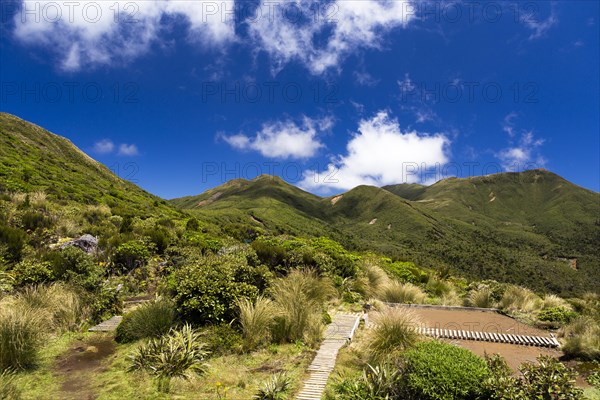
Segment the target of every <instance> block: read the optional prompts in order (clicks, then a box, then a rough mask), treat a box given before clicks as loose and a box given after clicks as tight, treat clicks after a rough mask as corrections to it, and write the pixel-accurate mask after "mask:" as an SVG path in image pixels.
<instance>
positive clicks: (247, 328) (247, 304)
mask: <svg viewBox="0 0 600 400" xmlns="http://www.w3.org/2000/svg"><path fill="white" fill-rule="evenodd" d="M238 308H239V310H240V325H241V326H242V333H243V337H244V343H243V346H244V350H253V349H255V348H257V347H259V346H260V345H261V344H264V343H268V342H269V341H270V340H271V329H272V328H273V324H274V322H275V317H277V316H278V315H279V310H278V309H277V307H276V306H275V304H273V301H271V300H270V299H267V298H265V297H262V296H259V297H258V298H257V299H256V301H255V302H254V303H252V302H251V301H250V300H249V299H240V300H239V301H238Z"/></svg>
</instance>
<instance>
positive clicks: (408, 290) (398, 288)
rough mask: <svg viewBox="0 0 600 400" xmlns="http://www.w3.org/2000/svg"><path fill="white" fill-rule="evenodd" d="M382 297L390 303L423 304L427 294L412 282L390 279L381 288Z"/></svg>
mask: <svg viewBox="0 0 600 400" xmlns="http://www.w3.org/2000/svg"><path fill="white" fill-rule="evenodd" d="M381 299H382V300H383V301H385V302H388V303H404V304H423V303H425V300H426V299H427V295H426V294H425V293H424V292H423V291H422V290H421V289H420V288H419V287H418V286H415V285H413V284H412V283H404V284H402V283H400V282H398V281H389V282H388V283H387V284H386V285H385V286H384V287H383V288H382V290H381Z"/></svg>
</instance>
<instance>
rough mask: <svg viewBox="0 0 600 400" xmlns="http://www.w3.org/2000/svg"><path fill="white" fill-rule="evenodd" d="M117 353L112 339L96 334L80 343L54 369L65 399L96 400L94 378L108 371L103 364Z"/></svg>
mask: <svg viewBox="0 0 600 400" xmlns="http://www.w3.org/2000/svg"><path fill="white" fill-rule="evenodd" d="M114 352H115V343H114V341H113V337H112V335H102V334H95V335H94V336H91V337H90V338H89V339H87V340H86V341H77V342H75V343H73V344H72V345H71V347H70V348H69V350H67V351H66V352H65V353H64V354H63V355H61V356H60V357H58V359H57V360H56V363H55V365H54V374H55V375H56V377H57V378H58V379H59V380H61V381H62V385H61V388H60V393H61V395H60V398H61V399H73V400H75V399H77V400H93V399H95V398H96V397H97V396H96V394H95V391H94V385H93V378H94V376H95V375H96V374H97V373H99V372H103V371H105V368H106V367H105V366H104V365H103V361H104V360H105V359H106V358H107V357H109V356H110V355H111V354H113V353H114Z"/></svg>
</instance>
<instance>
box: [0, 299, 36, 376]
mask: <svg viewBox="0 0 600 400" xmlns="http://www.w3.org/2000/svg"><path fill="white" fill-rule="evenodd" d="M11 300H12V301H11ZM9 303H10V304H9ZM46 328H47V316H46V314H45V313H43V312H41V311H40V310H36V309H33V308H31V307H27V306H25V305H24V304H22V303H19V302H17V301H14V299H9V300H6V299H5V300H4V301H3V302H2V304H0V370H5V369H8V368H11V369H15V370H20V369H26V368H30V367H32V366H35V365H36V363H37V361H38V354H39V350H40V348H41V346H42V344H43V339H44V336H45V335H44V333H45V330H46Z"/></svg>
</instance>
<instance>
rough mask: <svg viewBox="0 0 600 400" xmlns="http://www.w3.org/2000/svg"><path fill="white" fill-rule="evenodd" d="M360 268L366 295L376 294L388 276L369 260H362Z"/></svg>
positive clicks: (387, 279)
mask: <svg viewBox="0 0 600 400" xmlns="http://www.w3.org/2000/svg"><path fill="white" fill-rule="evenodd" d="M361 269H362V272H363V275H364V277H365V281H366V293H365V294H366V295H368V296H371V297H374V296H378V295H379V294H380V292H381V290H382V289H383V287H384V286H385V285H386V283H387V282H388V281H389V277H388V276H387V274H386V273H385V271H384V270H383V269H381V268H380V267H379V266H378V265H376V264H374V263H373V262H370V261H369V260H367V261H365V262H363V264H362V265H361Z"/></svg>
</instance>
